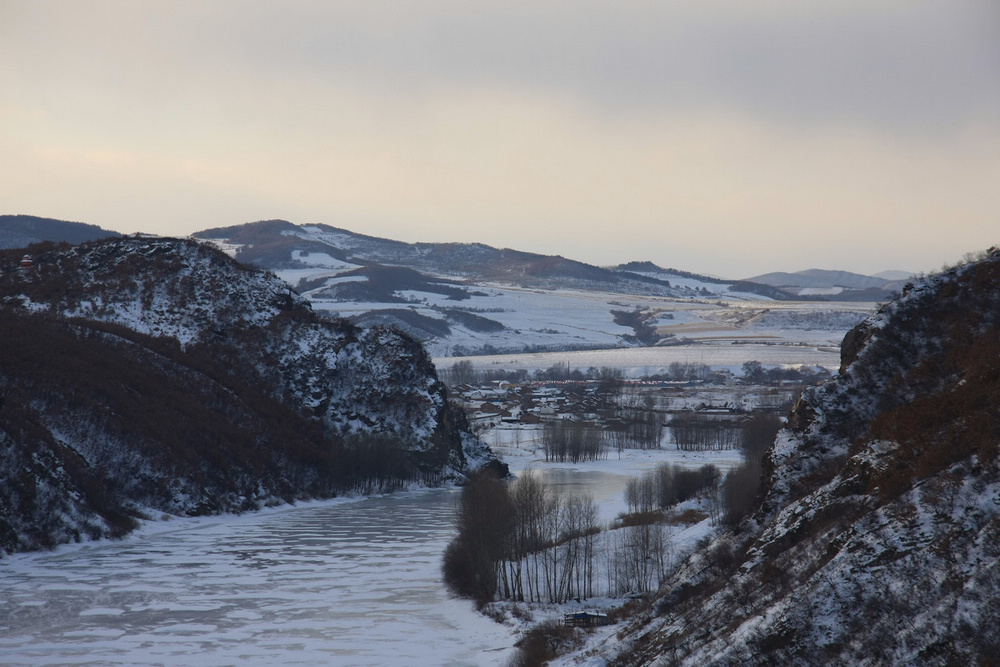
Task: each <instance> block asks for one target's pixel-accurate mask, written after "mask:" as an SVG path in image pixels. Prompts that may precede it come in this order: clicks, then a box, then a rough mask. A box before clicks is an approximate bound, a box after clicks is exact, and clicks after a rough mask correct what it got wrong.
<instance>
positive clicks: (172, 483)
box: [0, 237, 489, 553]
mask: <svg viewBox="0 0 1000 667" xmlns="http://www.w3.org/2000/svg"><path fill="white" fill-rule="evenodd" d="M30 251H31V254H32V257H31V262H30V263H27V262H24V263H23V262H22V260H23V250H19V251H0V300H2V303H0V341H2V345H3V352H2V354H0V553H2V552H5V551H6V552H10V551H15V550H23V549H31V548H37V547H39V546H49V545H53V544H57V543H60V542H66V541H73V540H77V539H81V538H83V537H100V536H105V535H115V534H121V533H123V532H127V531H128V530H129V529H130V528H131V527H132V526H133V525H134V521H133V519H134V517H139V516H149V515H151V514H155V513H156V512H169V513H175V514H199V513H211V512H221V511H241V510H246V509H252V508H255V507H259V506H260V505H261V504H263V503H270V502H278V501H282V500H284V501H287V500H293V499H295V498H304V497H325V496H331V495H337V494H340V493H345V492H369V491H377V490H384V489H389V488H393V487H395V486H397V485H399V484H402V483H405V482H407V481H411V480H417V481H426V482H431V483H433V482H434V481H436V480H440V479H443V478H445V477H447V476H454V475H460V474H462V473H463V472H464V471H466V470H467V469H469V467H471V466H475V465H480V464H482V463H484V462H486V461H487V460H488V458H489V452H488V451H487V450H486V449H485V448H484V447H483V446H482V445H481V444H480V443H479V442H478V440H476V439H475V438H474V437H473V436H472V435H471V434H470V433H469V431H468V428H467V427H466V425H465V421H464V416H463V415H462V414H461V413H459V412H456V411H455V410H454V409H452V408H450V407H449V406H448V404H447V401H446V395H445V391H444V388H443V385H442V384H441V383H440V382H439V381H438V378H437V376H436V374H435V372H434V368H433V365H432V364H431V362H430V359H429V357H428V356H427V354H426V352H425V351H424V350H423V348H422V347H421V346H420V344H419V343H417V342H415V341H413V340H412V339H410V338H408V337H406V336H404V335H402V334H400V333H399V332H397V331H395V330H391V329H387V328H384V327H378V326H375V327H370V328H360V327H357V326H354V325H351V324H349V323H347V322H344V321H337V322H334V321H329V320H324V319H321V318H320V317H318V316H317V315H316V314H314V313H313V311H312V309H311V307H310V306H309V303H308V302H307V301H306V300H305V299H303V298H302V297H300V296H298V295H297V294H296V293H294V292H293V291H292V290H291V289H290V288H289V287H288V285H287V284H285V283H283V282H282V281H281V280H279V279H278V278H276V277H275V276H274V275H273V274H270V273H266V272H263V271H260V270H257V269H251V268H249V267H246V266H244V265H241V264H238V263H237V262H235V261H234V260H232V259H231V258H229V257H228V256H227V255H225V254H224V253H222V252H221V251H219V250H217V249H215V248H212V247H208V246H205V245H202V244H199V243H196V242H194V241H185V240H177V239H163V238H136V237H129V238H120V239H108V240H104V241H93V242H88V243H85V244H82V245H79V246H69V245H66V244H60V245H56V244H53V243H46V244H38V245H36V246H32V247H31V248H30Z"/></svg>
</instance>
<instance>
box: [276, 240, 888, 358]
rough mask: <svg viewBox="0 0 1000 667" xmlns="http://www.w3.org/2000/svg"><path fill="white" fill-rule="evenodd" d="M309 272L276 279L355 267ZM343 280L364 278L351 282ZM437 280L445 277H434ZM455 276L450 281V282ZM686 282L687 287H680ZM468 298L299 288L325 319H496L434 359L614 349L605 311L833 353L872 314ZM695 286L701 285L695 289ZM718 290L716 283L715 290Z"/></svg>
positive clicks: (484, 291) (532, 296)
mask: <svg viewBox="0 0 1000 667" xmlns="http://www.w3.org/2000/svg"><path fill="white" fill-rule="evenodd" d="M308 259H309V260H310V261H313V260H315V261H314V262H313V263H314V266H312V267H309V268H299V269H282V270H278V271H277V272H276V273H277V274H278V276H279V277H280V278H282V279H284V280H286V281H288V282H289V283H290V284H292V285H297V284H298V282H299V281H300V280H302V279H308V280H316V279H325V280H326V281H327V283H328V284H333V283H334V282H336V281H337V278H336V277H335V276H336V275H337V274H338V273H342V272H344V271H348V270H351V269H354V268H357V267H356V266H355V265H353V264H347V263H344V262H340V261H339V260H336V259H334V258H332V257H329V256H328V255H321V254H318V253H311V254H310V255H309V256H308ZM350 279H351V280H355V281H356V280H365V278H363V277H361V276H354V277H351V278H350ZM442 279H448V277H444V276H442ZM451 279H454V277H451ZM688 282H691V281H688ZM461 286H462V287H463V288H464V289H465V290H466V292H467V293H468V298H465V299H461V300H455V299H454V298H450V296H449V295H445V294H438V293H434V292H425V291H416V290H398V291H397V292H396V293H395V296H396V297H398V298H401V299H404V300H405V303H400V302H367V301H343V300H333V299H330V298H328V297H324V296H323V289H324V288H322V287H320V288H317V289H313V290H310V291H306V292H304V293H303V296H305V297H307V298H308V299H310V301H311V302H312V304H313V307H314V308H316V309H317V310H320V311H325V312H328V313H330V314H331V315H336V316H340V317H352V316H356V315H361V314H363V313H367V312H369V311H373V310H409V311H412V312H414V313H417V314H419V315H422V316H425V317H429V318H433V319H436V320H444V319H447V318H446V316H445V314H444V312H445V311H448V310H461V311H467V312H469V313H472V314H475V315H478V316H480V317H484V318H488V319H490V320H494V321H495V322H497V323H499V324H501V325H503V329H502V330H496V331H475V330H472V329H470V328H468V327H467V326H465V325H464V324H462V323H460V322H457V321H455V320H454V319H451V320H448V326H449V328H450V330H451V333H450V334H449V335H448V336H446V337H432V338H429V339H427V340H425V341H424V342H425V345H426V346H427V348H428V350H429V351H430V352H431V354H432V355H435V356H440V357H448V356H456V355H459V354H476V353H478V352H481V351H482V350H483V349H484V348H486V347H487V346H489V347H491V348H493V349H495V350H498V351H501V352H506V351H518V350H525V349H553V350H556V349H571V348H578V349H579V348H585V347H587V348H615V347H620V346H622V345H623V344H625V343H626V341H627V340H628V337H629V336H632V335H633V334H634V333H635V332H634V331H633V329H632V328H631V327H628V326H623V325H621V324H617V323H615V321H614V319H615V317H614V315H613V314H612V311H626V312H631V311H635V310H641V311H643V312H645V313H647V315H649V317H650V318H651V319H650V322H651V323H652V324H653V325H654V326H655V327H656V329H657V331H658V333H660V334H661V335H665V336H672V337H673V338H674V339H678V340H679V339H683V340H685V341H695V342H713V343H732V342H746V341H751V342H757V343H783V344H791V345H809V346H821V347H822V346H836V345H839V344H840V340H841V339H842V338H843V335H844V333H845V332H846V331H847V330H848V329H850V328H851V327H853V326H854V325H855V324H857V323H858V322H859V321H860V320H862V319H863V318H864V317H865V316H866V315H868V314H870V313H871V312H873V311H874V310H875V307H876V304H874V303H861V302H798V301H772V300H766V299H763V298H761V297H755V296H753V295H747V294H740V293H729V292H724V293H723V295H722V296H718V297H717V296H715V295H713V296H711V298H705V299H692V298H668V297H658V296H648V295H640V294H620V293H613V292H599V291H587V290H575V289H533V288H525V287H517V286H514V285H507V284H499V283H481V284H464V285H461ZM697 286H698V287H704V286H705V284H702V283H698V285H697ZM715 287H716V288H718V286H715Z"/></svg>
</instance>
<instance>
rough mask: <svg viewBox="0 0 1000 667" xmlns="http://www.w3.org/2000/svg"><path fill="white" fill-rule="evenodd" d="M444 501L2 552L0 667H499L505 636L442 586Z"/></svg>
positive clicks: (310, 507)
mask: <svg viewBox="0 0 1000 667" xmlns="http://www.w3.org/2000/svg"><path fill="white" fill-rule="evenodd" d="M454 498H455V492H448V491H429V492H422V493H411V494H400V495H399V496H393V497H383V498H375V499H370V500H360V501H356V502H348V503H337V502H327V503H312V504H307V505H303V506H299V507H291V508H285V509H279V510H272V511H267V512H264V513H260V514H248V515H244V516H240V517H213V518H210V519H206V520H174V521H171V522H166V523H164V524H163V525H160V526H157V527H155V530H152V531H148V530H147V534H144V535H141V536H135V537H131V538H129V539H127V540H124V541H118V542H110V541H105V542H97V543H91V544H85V545H73V546H70V547H66V548H64V549H61V550H59V551H56V552H53V553H36V554H19V555H15V556H13V557H8V558H6V559H4V560H0V664H3V665H20V664H26V665H213V666H217V665H407V666H410V665H423V664H435V665H490V664H502V663H503V662H504V661H505V659H506V658H507V656H509V655H510V652H511V649H510V647H511V646H512V644H513V642H514V639H513V638H512V636H511V631H510V630H509V629H507V628H505V627H503V626H500V625H497V624H496V623H493V622H492V621H490V620H488V619H486V618H484V617H482V616H480V615H479V614H477V613H475V611H474V610H473V607H472V605H471V604H470V603H468V602H466V601H462V600H455V599H452V598H450V597H449V596H448V594H447V593H446V591H445V590H444V589H443V587H442V585H441V583H440V579H441V577H440V559H441V552H442V550H443V548H444V545H445V543H446V542H447V541H448V540H449V539H450V535H451V533H452V528H451V525H450V520H451V508H452V505H453V502H454Z"/></svg>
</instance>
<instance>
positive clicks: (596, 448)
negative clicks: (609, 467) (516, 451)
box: [542, 421, 608, 463]
mask: <svg viewBox="0 0 1000 667" xmlns="http://www.w3.org/2000/svg"><path fill="white" fill-rule="evenodd" d="M542 446H543V447H544V449H545V460H546V461H572V462H573V463H576V462H578V461H596V460H597V459H603V458H607V456H608V454H607V447H606V446H605V443H604V433H603V431H602V430H601V429H599V428H597V427H595V426H593V425H588V424H582V423H580V422H565V421H557V422H549V423H547V424H546V425H545V429H544V430H543V431H542Z"/></svg>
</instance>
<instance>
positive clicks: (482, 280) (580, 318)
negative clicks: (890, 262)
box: [197, 220, 872, 357]
mask: <svg viewBox="0 0 1000 667" xmlns="http://www.w3.org/2000/svg"><path fill="white" fill-rule="evenodd" d="M197 236H198V237H199V238H203V239H206V240H210V241H211V242H213V243H216V244H217V245H219V246H220V247H221V248H223V249H225V250H226V251H227V252H229V253H230V254H232V255H233V256H235V257H236V258H237V259H240V260H241V261H246V262H250V263H253V264H256V265H257V266H260V267H263V268H266V269H270V270H273V271H274V272H275V273H276V274H277V275H278V276H280V277H281V278H283V279H285V280H287V281H288V282H289V283H290V284H291V285H293V286H295V287H296V289H297V290H298V291H299V292H300V293H301V294H303V295H304V296H305V297H307V298H308V299H309V300H310V301H311V302H312V304H313V307H314V308H316V309H317V310H322V311H325V312H328V313H331V314H333V315H336V316H341V317H346V318H349V319H351V320H352V321H354V322H358V323H373V322H378V323H384V324H392V325H394V326H397V327H399V328H401V329H403V330H404V331H406V332H408V333H409V334H410V335H412V336H414V337H416V338H418V339H420V340H421V341H423V343H424V344H425V345H426V346H427V347H428V349H429V350H430V352H431V353H432V354H433V355H434V356H435V357H451V356H468V355H475V354H480V355H481V354H496V353H510V352H526V351H546V350H579V349H597V348H605V349H606V348H615V347H631V346H639V345H641V346H649V345H657V344H660V345H676V344H678V343H682V342H685V341H689V340H705V341H712V342H714V343H721V342H732V341H733V340H734V339H745V338H746V337H747V336H749V337H752V338H767V339H768V340H769V342H775V340H776V341H778V342H783V343H793V344H799V343H806V344H810V345H829V344H830V343H831V342H832V341H835V342H838V343H839V341H840V339H841V338H842V337H843V334H844V333H845V332H846V331H847V329H849V328H850V327H851V326H853V325H854V324H855V323H857V321H859V320H860V319H861V318H862V317H863V316H864V315H865V314H867V313H868V312H871V309H872V306H871V304H867V303H855V304H842V303H818V302H804V301H797V302H791V301H787V300H788V299H789V298H790V297H792V296H793V295H791V294H790V293H788V292H784V291H782V290H780V289H777V288H774V287H770V286H767V285H758V284H753V283H747V282H742V283H734V282H733V281H725V280H720V279H714V278H709V277H706V276H699V275H696V274H692V273H687V272H684V271H678V270H675V269H662V268H660V267H658V266H656V265H654V264H652V263H650V262H633V263H631V264H626V265H622V266H619V267H616V268H614V269H608V268H601V267H597V266H591V265H588V264H584V263H582V262H576V261H573V260H569V259H565V258H563V257H557V256H556V257H553V256H544V255H536V254H532V253H525V252H520V251H516V250H509V249H502V250H501V249H496V248H492V247H490V246H486V245H482V244H460V243H413V244H410V243H402V242H399V241H392V240H388V239H379V238H375V237H371V236H365V235H362V234H356V233H353V232H350V231H347V230H344V229H337V228H333V227H328V226H325V225H303V226H299V225H294V224H292V223H289V222H285V221H280V220H272V221H265V222H257V223H250V224H246V225H238V226H235V227H228V228H222V229H211V230H206V231H204V232H200V233H199V234H197ZM767 303H773V304H774V305H775V306H777V307H779V308H780V309H782V311H783V312H786V313H787V312H789V311H790V310H796V311H797V312H798V314H797V316H796V317H791V316H786V317H775V316H773V315H772V316H770V317H766V318H760V317H758V318H756V319H753V315H754V313H759V312H760V311H761V310H763V309H764V308H767V305H765V304H767ZM744 309H750V310H749V311H745V310H744ZM725 311H732V312H725ZM751 311H752V312H751ZM747 324H754V325H755V326H754V327H753V328H752V330H748V331H743V329H744V326H745V325H747ZM786 325H787V326H786ZM805 331H811V332H812V333H811V334H803V332H805ZM789 332H791V333H789Z"/></svg>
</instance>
